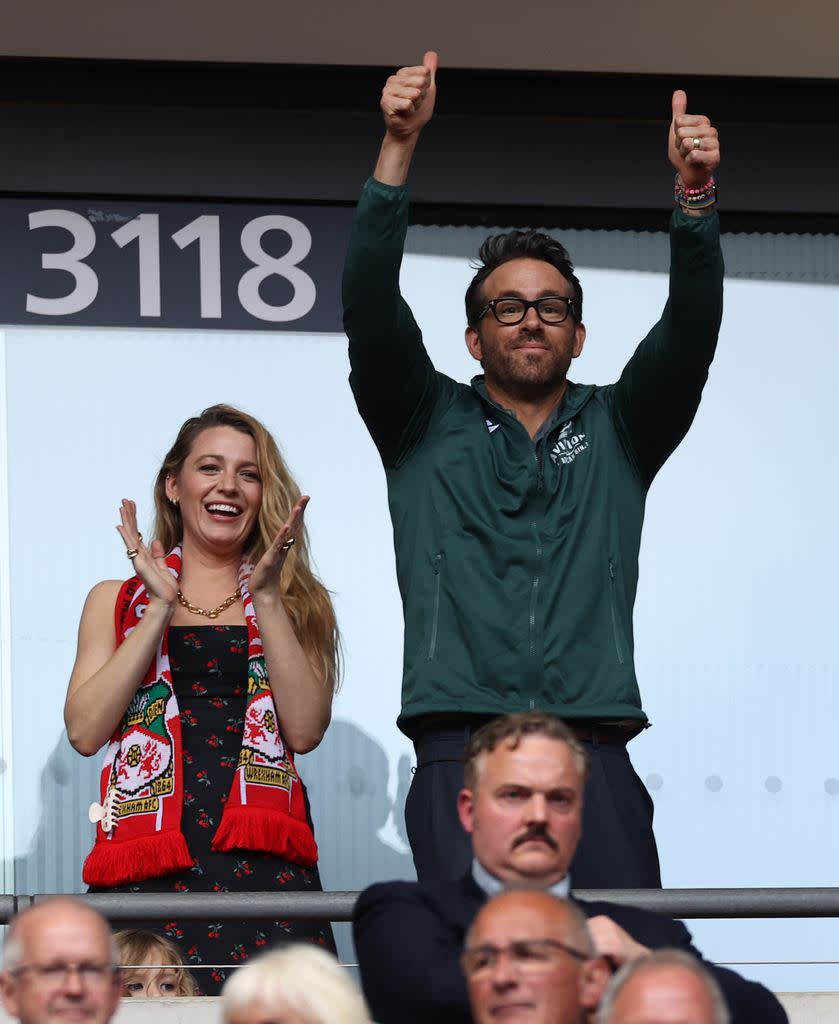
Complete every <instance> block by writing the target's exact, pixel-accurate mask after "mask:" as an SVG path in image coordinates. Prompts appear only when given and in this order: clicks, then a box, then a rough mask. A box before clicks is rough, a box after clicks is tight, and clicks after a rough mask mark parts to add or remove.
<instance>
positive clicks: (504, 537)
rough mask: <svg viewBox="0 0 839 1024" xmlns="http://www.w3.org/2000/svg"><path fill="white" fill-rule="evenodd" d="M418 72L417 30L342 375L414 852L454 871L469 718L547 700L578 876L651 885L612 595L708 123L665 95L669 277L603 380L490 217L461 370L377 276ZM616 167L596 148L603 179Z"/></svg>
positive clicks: (713, 264) (420, 90)
mask: <svg viewBox="0 0 839 1024" xmlns="http://www.w3.org/2000/svg"><path fill="white" fill-rule="evenodd" d="M436 71H437V55H436V53H434V52H432V51H429V52H428V53H426V54H425V57H424V59H423V63H422V64H421V65H418V66H415V67H406V68H402V69H401V70H399V71H398V72H397V73H396V74H395V75H393V76H392V77H391V78H389V79H388V81H387V83H386V85H385V88H384V91H383V93H382V98H381V109H382V114H383V116H384V122H385V134H384V139H383V141H382V146H381V150H380V152H379V159H378V162H377V164H376V167H375V170H374V172H373V177H372V178H371V179H370V180H369V181H368V182H367V183H366V185H365V186H364V190H363V192H362V196H361V199H360V201H359V205H358V210H357V213H356V218H355V223H354V227H353V231H352V235H351V239H350V245H349V251H348V254H347V260H346V265H345V271H344V327H345V329H346V332H347V336H348V338H349V355H350V363H351V367H352V371H351V374H350V384H351V386H352V390H353V394H354V396H355V400H356V403H357V405H358V408H359V411H360V413H361V415H362V417H363V419H364V422H365V424H366V426H367V428H368V430H369V431H370V434H371V436H372V438H373V441H374V442H375V444H376V447H377V448H378V451H379V454H380V456H381V458H382V462H383V465H384V468H385V473H386V477H387V487H388V501H389V505H390V513H391V519H392V521H393V530H394V549H395V554H396V568H397V576H398V580H399V587H400V592H401V595H402V602H403V606H404V620H405V641H404V666H403V679H402V710H401V713H400V716H399V720H398V725H399V727H400V728H401V729H402V730H403V732H405V733H406V734H407V735H408V736H409V737H410V738H411V739H412V740H413V742H414V746H415V749H416V756H417V770H416V774H415V775H414V778H413V780H412V783H411V789H410V792H409V795H408V800H407V803H406V808H405V820H406V824H407V828H408V838H409V841H410V844H411V850H412V852H413V855H414V862H415V864H416V868H417V875H418V877H419V878H421V879H426V878H427V879H442V878H457V877H458V876H459V875H460V874H462V872H463V871H464V870H465V869H466V867H467V865H468V863H469V858H470V851H469V846H468V843H467V842H466V840H465V837H464V835H463V833H462V831H461V829H460V826H459V823H458V820H457V814H456V799H457V793H458V791H459V789H460V787H461V785H462V782H463V777H462V757H463V749H464V746H465V744H466V742H467V740H468V738H469V735H470V734H471V733H472V732H473V731H474V730H475V729H476V728H478V727H479V726H480V725H481V724H482V723H483V722H485V721H486V720H487V719H488V718H490V717H492V716H494V715H500V714H504V713H507V712H510V711H515V710H519V709H521V708H538V709H540V710H544V711H549V712H551V713H552V714H556V715H560V716H561V717H562V718H564V719H566V721H567V722H568V724H569V727H570V728H571V729H572V730H573V731H574V732H575V734H576V736H577V738H578V739H579V740H580V741H581V742H583V743H584V744H586V745H587V749H588V752H589V757H590V758H591V762H592V771H591V775H590V778H589V783H588V785H589V791H588V797H587V800H586V812H585V813H586V827H585V835H584V838H583V844H582V846H581V847H580V849H579V850H578V854H577V858H576V861H575V863H574V873H575V878H576V879H577V883H578V884H579V885H581V886H584V887H586V888H599V887H619V888H636V887H638V888H647V887H659V886H660V885H661V874H660V870H659V863H658V853H657V850H656V844H655V839H654V836H653V830H652V801H651V800H650V798H649V794H648V793H647V791H646V789H645V788H644V786H643V784H642V783H641V781H640V779H639V778H638V776H637V775H636V774H635V772H634V770H633V768H632V764H631V762H630V759H629V755H628V753H627V750H626V745H627V743H628V742H629V740H631V739H632V738H633V737H634V736H636V735H637V734H638V733H639V732H641V731H642V730H643V729H644V728H645V727H646V725H647V717H646V715H645V713H644V711H643V709H642V707H641V698H640V695H639V691H638V681H637V679H636V675H635V667H634V664H633V647H634V641H633V635H632V610H633V605H634V602H635V592H636V588H637V582H638V552H639V546H640V540H641V528H642V523H643V519H644V506H645V501H646V496H647V491H648V490H649V487H650V485H651V484H652V482H653V479H654V478H655V476H656V474H657V472H658V471H659V469H660V468H661V466H662V465H663V463H664V462H665V460H666V459H667V458H668V456H669V455H670V454H671V452H672V451H673V450H674V449H675V448H676V446H677V445H678V444H679V443H680V441H681V440H682V438H683V437H684V435H685V433H686V431H687V430H688V428H689V426H690V424H691V422H692V420H693V417H694V415H695V413H696V410H697V407H698V405H699V401H700V397H701V394H702V389H703V387H704V384H705V381H706V379H707V375H708V367H709V365H710V362H711V360H712V358H713V355H714V350H715V346H716V340H717V334H718V331H719V325H720V318H721V315H722V276H723V265H722V256H721V253H720V248H719V223H718V219H717V215H716V213H715V212H714V203H715V196H716V192H715V186H714V181H713V173H714V171H715V170H716V168H717V165H718V164H719V159H720V151H719V141H718V138H717V130H716V128H714V126H713V125H712V124H711V123H710V121H709V120H708V118H707V117H705V116H704V115H700V114H692V113H688V111H687V97H686V95H685V93H684V92H682V91H681V90H678V91H676V92H675V93H674V94H673V97H672V114H671V121H670V123H669V126H668V127H667V129H666V146H667V152H668V155H669V159H670V162H671V164H672V166H673V168H674V169H675V171H676V188H675V193H676V200H677V202H676V206H675V209H674V211H673V214H672V217H671V221H670V238H671V273H670V289H669V297H668V300H667V303H666V305H665V307H664V311H663V312H662V314H661V317H660V319H659V321H658V323H656V324H655V326H654V327H653V328H652V330H651V331H650V332H649V333H648V334H647V336H646V338H644V340H643V341H642V342H641V343H640V345H639V346H638V348H637V349H636V351H635V353H634V354H633V356H632V357H631V359H630V360H629V362H628V363H627V365H626V367H625V368H624V370H623V372H622V374H621V376H620V379H619V380H618V381H617V382H615V383H614V384H609V385H607V386H605V387H600V386H594V385H580V384H576V383H573V382H571V381H570V380H568V372H569V370H570V367H571V363H572V361H573V360H574V359H575V358H576V357H577V356H579V355H580V353H581V352H582V349H583V344H584V342H585V340H586V328H585V324H584V321H583V292H582V287H581V286H580V282H579V280H578V279H577V276H576V274H575V273H574V267H573V264H572V262H571V259H570V257H569V255H568V253H567V252H566V250H565V248H564V247H563V246H562V245H561V244H560V243H559V242H558V241H557V240H556V239H554V238H551V237H550V236H548V235H545V234H543V233H542V232H538V231H510V232H506V233H504V234H501V235H495V236H493V237H491V238H489V239H487V240H486V241H485V242H484V244H483V246H482V247H481V250H480V256H479V264H478V269H477V273H476V274H475V276H474V278H473V280H472V282H471V284H470V285H469V287H468V289H467V292H466V322H467V327H466V346H467V348H468V350H469V353H470V355H471V356H472V357H473V358H474V359H476V360H477V361H479V362H480V364H481V368H482V370H483V373H482V374H480V375H478V376H476V377H475V378H473V380H472V381H471V383H470V384H469V385H466V384H462V383H459V382H457V381H455V380H453V379H451V378H450V377H447V376H446V375H444V374H442V373H439V372H437V371H436V370H435V368H434V366H433V365H432V363H431V360H430V359H429V356H428V353H427V352H426V349H425V347H424V345H423V341H422V335H421V332H420V329H419V327H418V326H417V323H416V322H415V320H414V317H413V315H412V313H411V310H410V309H409V308H408V306H407V304H406V303H405V301H404V299H403V298H402V297H401V295H400V291H399V269H400V263H401V260H402V251H403V246H404V243H405V235H406V231H407V227H408V190H407V185H406V182H407V179H408V172H409V168H410V165H411V161H412V158H413V154H414V150H415V147H416V145H417V142H418V140H419V137H420V135H421V133H422V131H423V129H424V127H425V125H426V124H427V123H428V121H429V120H430V119H431V117H432V114H433V111H434V104H435V97H436V88H437V87H436ZM510 126H511V130H513V131H514V133H515V138H514V139H512V140H510V139H508V138H507V137H506V135H504V136H502V137H500V138H498V139H497V140H496V142H497V143H498V145H501V146H504V147H508V146H509V145H511V144H512V145H514V146H517V147H519V149H520V150H521V147H522V146H524V145H526V144H527V143H530V144H535V145H536V146H537V147H538V143H539V140H538V138H531V137H528V136H533V135H534V134H536V135H538V130H539V129H537V128H534V127H533V126H528V125H527V124H526V122H522V123H521V124H519V123H518V122H513V121H511V122H510ZM488 130H489V131H492V130H495V131H496V132H497V131H498V128H497V127H496V128H494V129H493V128H492V127H491V126H490V127H489V128H488ZM542 130H544V129H542ZM663 134H665V133H664V132H663ZM525 137H526V142H525ZM662 141H663V142H664V139H663V140H662ZM662 148H664V147H662ZM624 169H625V164H624V162H623V161H622V157H621V154H620V153H619V152H616V153H615V159H614V163H613V166H612V168H611V170H612V173H613V175H614V189H615V191H614V194H615V195H617V194H618V193H619V191H620V188H621V187H622V186H623V185H624V182H622V180H621V175H622V172H623V171H624ZM663 184H664V187H665V188H666V183H663ZM663 191H664V189H663ZM561 201H562V200H561V197H560V199H559V202H561ZM663 220H664V218H662V226H663ZM432 299H433V297H432ZM615 803H617V804H618V805H619V806H620V813H617V814H616V813H615V809H614V805H615Z"/></svg>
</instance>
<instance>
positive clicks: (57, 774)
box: [14, 732, 102, 893]
mask: <svg viewBox="0 0 839 1024" xmlns="http://www.w3.org/2000/svg"><path fill="white" fill-rule="evenodd" d="M101 764H102V755H101V754H97V755H96V756H94V757H81V756H80V755H79V754H77V753H76V751H75V750H73V748H72V747H71V746H70V741H69V740H68V739H67V734H66V733H65V732H62V733H61V735H60V736H59V738H58V742H57V743H56V745H55V748H54V749H53V751H52V753H51V754H50V756H49V757H48V758H47V763H46V764H45V765H44V770H43V772H42V773H41V812H40V819H39V824H38V828H37V830H36V832H35V835H34V837H33V839H32V842H31V843H30V846H29V849H28V850H27V852H26V853H25V854H24V855H23V856H21V857H16V858H15V865H14V878H15V892H16V893H46V892H84V890H85V888H86V886H85V885H84V883H83V882H82V864H83V862H84V859H85V857H86V856H87V855H88V853H89V852H90V848H91V846H92V845H93V826H92V825H91V824H90V821H89V819H88V816H87V809H88V807H89V806H90V804H91V802H92V801H93V800H98V799H99V770H100V767H101Z"/></svg>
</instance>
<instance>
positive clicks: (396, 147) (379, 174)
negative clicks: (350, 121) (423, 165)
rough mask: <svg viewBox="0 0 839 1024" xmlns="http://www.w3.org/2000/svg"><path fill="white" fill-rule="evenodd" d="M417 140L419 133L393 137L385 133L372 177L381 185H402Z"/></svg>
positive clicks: (390, 133) (406, 175)
mask: <svg viewBox="0 0 839 1024" xmlns="http://www.w3.org/2000/svg"><path fill="white" fill-rule="evenodd" d="M418 140H419V132H413V133H411V134H410V135H394V134H393V133H392V132H390V131H387V132H385V137H384V139H382V148H381V149H380V151H379V159H378V161H377V162H376V167H375V169H374V170H373V177H374V178H375V179H376V181H380V182H381V183H382V184H383V185H404V184H405V182H406V181H407V180H408V170H409V168H410V166H411V160H412V158H413V155H414V150H415V149H416V145H417V141H418Z"/></svg>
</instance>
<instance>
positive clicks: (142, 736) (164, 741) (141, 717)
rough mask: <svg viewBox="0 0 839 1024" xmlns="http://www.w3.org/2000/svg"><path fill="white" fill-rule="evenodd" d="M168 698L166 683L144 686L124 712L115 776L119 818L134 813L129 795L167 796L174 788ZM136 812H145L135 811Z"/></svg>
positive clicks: (115, 763) (138, 809)
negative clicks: (129, 801)
mask: <svg viewBox="0 0 839 1024" xmlns="http://www.w3.org/2000/svg"><path fill="white" fill-rule="evenodd" d="M168 698H169V687H168V686H167V685H166V684H165V683H163V682H160V681H156V682H154V683H151V684H150V685H147V686H141V687H140V689H139V690H138V691H137V693H135V694H134V697H133V698H132V700H131V703H130V705H129V706H128V711H127V712H126V713H125V717H124V719H123V727H122V745H121V749H120V754H119V757H118V759H117V760H116V761H115V762H114V776H113V784H114V786H115V787H116V790H117V792H118V794H119V797H120V815H125V814H130V813H132V811H131V810H130V809H129V807H128V805H127V804H126V803H125V802H124V801H125V798H126V796H129V797H135V798H136V797H154V796H165V795H166V794H168V793H171V792H172V791H173V790H174V788H175V783H174V778H173V772H172V745H173V744H172V734H171V732H170V731H169V729H168V727H167V725H166V701H167V700H168ZM149 809H151V808H149ZM154 809H155V810H156V809H157V808H156V807H155V808H154ZM133 813H142V810H141V808H136V809H134V811H133Z"/></svg>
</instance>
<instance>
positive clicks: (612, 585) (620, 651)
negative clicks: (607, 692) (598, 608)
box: [609, 558, 623, 665]
mask: <svg viewBox="0 0 839 1024" xmlns="http://www.w3.org/2000/svg"><path fill="white" fill-rule="evenodd" d="M615 586H616V583H615V563H614V562H613V561H612V559H611V558H610V559H609V607H610V609H611V612H612V636H613V637H614V640H615V654H617V656H618V663H619V664H621V665H622V664H623V648H622V646H621V640H620V631H619V630H618V610H617V598H616V594H615Z"/></svg>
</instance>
